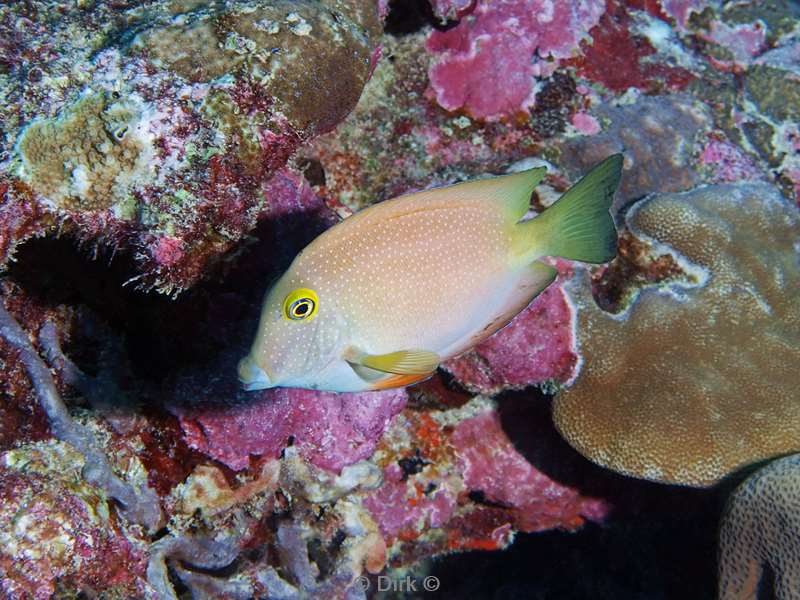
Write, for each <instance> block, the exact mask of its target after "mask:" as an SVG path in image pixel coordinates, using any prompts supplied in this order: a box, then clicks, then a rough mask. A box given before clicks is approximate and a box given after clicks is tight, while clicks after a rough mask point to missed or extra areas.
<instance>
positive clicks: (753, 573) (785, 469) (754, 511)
mask: <svg viewBox="0 0 800 600" xmlns="http://www.w3.org/2000/svg"><path fill="white" fill-rule="evenodd" d="M798 515H800V455H797V454H795V455H792V456H788V457H784V458H780V459H777V460H774V461H772V462H771V463H769V464H768V465H766V466H764V467H762V468H761V469H759V470H758V471H756V472H755V473H754V474H753V475H751V476H750V477H748V478H747V479H746V480H745V481H744V483H742V484H741V485H740V486H739V487H738V488H737V489H736V490H735V491H734V492H733V494H731V497H730V499H729V500H728V505H727V506H726V508H725V513H724V515H723V519H722V525H721V527H720V553H719V597H720V599H721V600H743V599H744V598H754V597H756V594H757V593H758V586H759V583H760V582H761V580H762V578H763V577H764V574H765V571H766V569H769V570H770V571H771V572H772V574H773V577H774V581H775V597H776V598H780V599H782V600H791V599H792V598H796V597H797V594H798V590H797V582H798V580H800V543H798V540H800V519H798Z"/></svg>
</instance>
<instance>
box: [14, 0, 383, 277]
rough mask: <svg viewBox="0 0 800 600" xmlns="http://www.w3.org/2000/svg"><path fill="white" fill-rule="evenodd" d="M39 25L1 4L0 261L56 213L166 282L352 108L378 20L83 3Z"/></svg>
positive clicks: (371, 9) (213, 255)
mask: <svg viewBox="0 0 800 600" xmlns="http://www.w3.org/2000/svg"><path fill="white" fill-rule="evenodd" d="M42 10H46V9H44V8H42ZM32 16H33V18H32ZM97 23H101V24H103V25H101V26H99V27H97V26H96V25H95V24H97ZM46 26H47V27H49V28H51V29H52V31H50V33H49V34H48V35H47V36H42V29H41V28H42V27H45V22H44V21H41V22H38V23H37V21H36V19H35V13H34V14H33V15H29V14H28V13H26V8H25V4H24V3H19V2H12V3H6V4H4V5H3V6H2V7H0V33H1V34H2V37H3V39H4V40H5V39H8V40H9V41H8V43H7V44H4V46H3V48H2V63H3V64H4V65H6V67H5V69H4V71H3V73H2V87H3V100H4V101H3V103H2V104H3V107H2V109H0V117H2V121H3V123H4V127H3V132H4V135H3V147H2V151H1V153H0V186H2V187H0V192H2V195H3V205H2V207H1V208H0V221H3V222H6V221H8V222H9V225H10V227H8V228H5V227H4V237H5V236H8V239H6V240H3V243H2V249H3V251H4V252H3V254H2V255H1V256H0V266H5V265H7V264H8V260H9V259H10V258H11V257H12V256H13V252H14V250H15V247H16V246H17V245H18V244H19V243H20V242H21V241H24V240H25V239H28V238H29V237H30V236H32V235H41V234H42V233H45V232H48V231H53V230H54V227H56V226H58V227H59V229H60V230H61V231H68V232H70V233H72V234H73V235H75V236H76V237H77V238H79V239H81V240H85V241H88V240H92V241H97V242H100V243H103V244H108V245H110V246H111V247H113V248H115V249H127V250H128V251H130V252H132V253H134V255H135V257H136V258H137V259H138V262H139V269H138V271H139V272H138V273H137V274H135V275H134V276H135V277H136V278H137V280H138V281H139V282H140V284H141V285H143V286H146V287H151V286H155V287H157V288H158V289H159V290H161V291H164V292H176V293H177V292H180V291H182V290H185V289H186V288H188V287H190V286H191V285H192V284H194V283H195V282H196V281H197V280H198V279H199V278H201V277H202V276H203V274H204V271H206V270H208V269H209V268H210V267H211V265H213V264H214V263H215V261H217V260H218V259H219V258H220V257H221V256H222V255H223V254H224V253H225V252H227V251H229V250H231V249H232V248H233V247H234V244H236V243H237V242H239V241H241V240H242V239H243V238H244V237H245V236H246V235H247V234H249V233H250V232H251V231H252V229H253V228H254V227H255V225H256V222H257V220H258V219H259V218H261V217H265V216H267V215H268V214H269V212H270V206H271V205H272V203H273V198H272V196H271V190H270V183H269V182H270V178H271V177H272V176H273V175H275V174H276V173H277V172H278V171H279V170H280V169H281V168H283V167H284V165H285V164H286V162H287V160H288V159H289V158H290V157H291V156H292V154H293V153H294V152H295V150H296V149H297V148H298V147H299V146H300V145H301V144H303V143H304V142H306V141H308V140H309V139H311V138H313V137H314V136H316V135H318V134H320V133H322V132H325V131H329V130H330V129H332V128H333V127H334V126H335V125H336V124H337V123H338V122H339V121H340V120H341V119H342V118H343V117H344V116H345V115H347V113H348V112H349V111H350V110H351V109H352V108H353V106H355V104H356V102H357V101H358V98H359V95H360V93H361V89H362V87H363V85H364V83H365V82H366V80H367V78H368V77H369V74H370V72H371V69H372V68H373V66H374V65H373V63H374V56H373V52H374V49H375V47H376V45H377V44H376V42H375V39H374V38H375V36H376V35H377V33H378V28H379V21H378V16H377V11H376V9H375V6H374V5H373V4H372V3H370V2H357V1H355V0H354V1H352V2H348V1H345V0H331V1H330V2H314V1H308V2H300V3H297V2H294V3H287V2H274V3H266V4H264V3H262V4H260V5H258V7H256V6H255V5H252V4H250V3H248V2H226V3H223V4H219V5H217V4H214V3H208V4H206V3H185V4H182V3H179V2H149V3H147V4H146V5H144V6H143V7H141V9H139V8H137V7H133V6H131V7H128V8H126V9H122V10H121V9H119V8H118V7H117V5H116V3H114V2H90V3H85V4H84V5H81V4H80V3H77V4H71V5H69V7H68V8H64V10H63V11H62V12H61V13H60V14H59V17H58V19H56V20H54V21H52V22H51V23H48V24H47V25H46ZM34 74H35V79H32V78H34ZM21 215H25V216H24V217H22V222H20V217H21Z"/></svg>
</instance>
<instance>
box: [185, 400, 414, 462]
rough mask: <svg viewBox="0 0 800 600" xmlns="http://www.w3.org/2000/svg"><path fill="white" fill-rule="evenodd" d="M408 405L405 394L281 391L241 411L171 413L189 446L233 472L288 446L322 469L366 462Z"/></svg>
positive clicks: (204, 409) (217, 409)
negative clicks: (254, 457)
mask: <svg viewBox="0 0 800 600" xmlns="http://www.w3.org/2000/svg"><path fill="white" fill-rule="evenodd" d="M405 402H406V393H405V391H403V390H388V391H386V392H376V393H371V392H366V393H362V394H334V393H323V392H313V391H310V390H300V389H285V388H279V389H275V390H270V391H268V392H265V393H264V394H263V395H262V396H261V398H258V399H250V400H248V403H247V404H244V405H241V406H224V407H196V408H195V407H193V408H184V407H181V408H178V407H173V409H172V410H173V412H175V413H177V414H178V415H179V416H180V420H181V427H182V428H183V430H184V434H185V437H186V441H187V443H188V444H189V446H191V447H192V448H195V449H197V450H199V451H201V452H204V453H205V454H208V455H209V456H211V457H213V458H215V459H217V460H218V461H220V462H222V463H224V464H226V465H227V466H229V467H230V468H231V469H234V470H237V471H238V470H242V469H245V468H247V467H248V465H249V461H250V456H251V455H268V456H271V457H273V458H277V457H278V456H279V455H280V454H281V451H282V450H283V449H284V448H286V447H287V446H292V445H294V446H296V447H297V449H298V450H299V452H300V454H301V456H303V457H304V458H306V459H307V460H308V461H310V462H311V463H313V464H315V465H317V466H318V467H321V468H323V469H329V470H331V471H339V470H341V468H342V467H344V466H346V465H349V464H352V463H354V462H357V461H359V460H362V459H364V458H368V457H369V456H370V455H371V454H372V452H373V451H374V449H375V446H376V445H377V443H378V440H380V438H381V436H382V435H383V433H384V431H386V428H387V427H388V426H389V425H390V423H391V421H392V417H394V416H395V415H396V414H397V413H399V412H400V411H401V410H402V409H403V406H405Z"/></svg>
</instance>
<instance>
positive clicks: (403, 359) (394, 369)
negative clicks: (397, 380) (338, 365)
mask: <svg viewBox="0 0 800 600" xmlns="http://www.w3.org/2000/svg"><path fill="white" fill-rule="evenodd" d="M344 358H345V360H346V361H347V362H349V363H350V364H351V365H352V366H354V368H355V365H360V366H362V367H367V368H369V369H373V370H375V371H381V372H383V373H394V374H395V375H427V374H429V373H432V372H433V371H435V370H436V367H438V366H439V362H440V361H441V359H440V358H439V355H438V354H436V353H435V352H428V351H427V350H400V351H398V352H390V353H389V354H367V353H366V352H360V351H358V350H356V349H352V348H351V349H349V350H348V351H347V352H346V353H345V357H344ZM356 372H358V371H356Z"/></svg>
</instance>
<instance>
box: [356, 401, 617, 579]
mask: <svg viewBox="0 0 800 600" xmlns="http://www.w3.org/2000/svg"><path fill="white" fill-rule="evenodd" d="M441 421H446V422H448V424H447V425H443V424H442V423H441ZM376 457H377V458H378V460H379V461H380V462H383V461H385V460H387V459H389V458H391V459H392V460H391V462H388V463H387V464H386V466H385V467H384V471H383V475H384V481H383V485H382V486H381V487H379V488H378V489H376V490H374V491H368V492H362V494H363V496H364V500H363V504H364V506H365V507H366V508H367V510H369V512H370V514H371V515H372V516H373V518H374V519H375V521H376V522H377V524H378V526H379V527H380V530H381V531H382V532H383V534H384V535H385V536H386V538H387V548H388V553H389V557H390V562H392V563H395V564H403V563H404V562H405V561H406V560H407V557H408V555H409V554H410V555H411V556H417V557H421V556H424V555H425V554H431V553H432V554H436V553H439V552H443V551H453V550H477V549H482V550H495V549H499V548H504V547H506V546H507V545H508V544H509V543H510V542H511V540H512V538H513V534H514V532H516V531H527V532H533V531H543V530H546V529H553V528H561V529H568V530H569V529H575V528H577V527H579V526H580V525H582V524H583V523H584V522H585V520H587V519H588V520H592V521H602V520H604V519H605V517H606V515H607V513H608V509H609V507H608V505H607V503H606V502H604V501H602V500H600V499H596V498H591V497H587V496H585V495H583V494H581V493H579V492H578V491H577V490H575V489H573V488H571V487H568V486H565V485H563V484H560V483H558V482H556V481H554V480H553V479H551V478H549V477H548V476H546V475H545V474H544V473H542V472H540V471H539V470H538V469H536V467H534V466H533V465H532V464H531V463H530V462H529V461H528V460H527V459H526V458H525V457H524V456H523V455H522V454H520V452H519V451H518V450H517V449H516V448H515V447H514V444H513V443H512V442H511V440H510V439H509V438H508V436H507V435H506V433H505V432H504V430H503V427H502V425H501V423H500V417H499V414H498V412H497V410H496V408H495V407H494V405H493V404H492V403H491V402H486V401H483V400H479V399H473V400H472V401H470V402H469V403H468V404H467V405H465V406H464V407H461V408H457V409H451V410H449V411H446V412H433V413H417V412H414V411H409V410H406V411H404V412H403V414H402V415H401V417H399V418H398V422H397V424H396V425H395V426H394V427H393V428H392V429H391V430H390V431H389V432H388V434H387V438H386V439H385V440H384V441H383V442H382V444H381V446H379V448H378V451H377V452H376ZM373 460H374V459H373ZM411 542H413V543H414V545H413V546H411V545H410V543H411ZM421 552H422V553H424V554H420V553H421Z"/></svg>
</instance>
